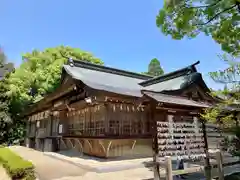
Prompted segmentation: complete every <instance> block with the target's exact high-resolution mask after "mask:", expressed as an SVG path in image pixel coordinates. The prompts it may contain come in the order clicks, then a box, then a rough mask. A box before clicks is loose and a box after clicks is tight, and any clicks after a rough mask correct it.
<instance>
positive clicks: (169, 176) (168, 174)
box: [165, 156, 173, 180]
mask: <svg viewBox="0 0 240 180" xmlns="http://www.w3.org/2000/svg"><path fill="white" fill-rule="evenodd" d="M165 166H166V168H165V169H166V180H173V174H172V158H171V156H166V157H165Z"/></svg>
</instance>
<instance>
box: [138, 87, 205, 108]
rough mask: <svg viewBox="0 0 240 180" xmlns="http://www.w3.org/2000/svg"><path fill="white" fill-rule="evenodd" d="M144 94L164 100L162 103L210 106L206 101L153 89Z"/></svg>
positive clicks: (159, 100) (156, 99)
mask: <svg viewBox="0 0 240 180" xmlns="http://www.w3.org/2000/svg"><path fill="white" fill-rule="evenodd" d="M143 94H144V95H146V96H147V97H150V98H151V99H154V100H155V101H157V102H162V103H168V104H176V105H185V106H192V107H201V108H207V107H209V105H208V104H206V103H203V102H197V101H194V100H191V99H187V98H184V97H180V96H171V95H167V94H162V93H159V92H152V91H151V92H150V91H143Z"/></svg>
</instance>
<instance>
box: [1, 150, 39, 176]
mask: <svg viewBox="0 0 240 180" xmlns="http://www.w3.org/2000/svg"><path fill="white" fill-rule="evenodd" d="M0 163H1V164H2V165H3V167H4V168H5V169H6V171H7V172H8V174H9V176H11V178H12V179H25V180H34V179H36V178H35V175H34V166H33V164H32V163H31V162H29V161H26V160H24V159H22V158H21V157H20V156H18V155H17V154H15V153H14V152H12V151H11V150H10V149H9V148H6V147H5V148H3V147H0Z"/></svg>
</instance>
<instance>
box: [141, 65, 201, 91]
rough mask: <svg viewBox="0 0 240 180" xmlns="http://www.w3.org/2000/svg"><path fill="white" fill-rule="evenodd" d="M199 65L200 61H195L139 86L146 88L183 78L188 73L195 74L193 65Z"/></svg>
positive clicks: (195, 70)
mask: <svg viewBox="0 0 240 180" xmlns="http://www.w3.org/2000/svg"><path fill="white" fill-rule="evenodd" d="M199 63H200V61H197V62H195V63H194V64H191V65H189V66H187V67H184V68H181V69H178V70H176V71H172V72H170V73H167V74H163V75H160V76H157V77H153V78H151V79H147V80H146V81H143V82H140V83H139V85H141V86H144V87H146V86H149V85H152V84H156V83H160V82H163V81H167V80H170V79H174V78H177V77H180V76H183V75H187V74H188V73H193V72H197V69H196V67H195V65H197V64H199Z"/></svg>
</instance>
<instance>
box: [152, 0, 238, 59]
mask: <svg viewBox="0 0 240 180" xmlns="http://www.w3.org/2000/svg"><path fill="white" fill-rule="evenodd" d="M156 23H157V26H158V27H159V28H160V29H161V30H162V32H163V33H164V34H165V35H171V36H172V38H173V39H182V38H184V37H190V38H194V37H196V36H197V35H198V34H200V33H201V32H203V33H205V34H206V35H210V36H211V37H212V38H213V39H214V40H215V41H216V42H217V43H219V44H220V45H221V47H222V50H224V51H226V52H228V53H230V54H232V55H234V56H235V55H239V53H240V0H194V1H189V0H165V1H164V7H163V8H162V9H161V10H160V11H159V14H158V15H157V20H156Z"/></svg>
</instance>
